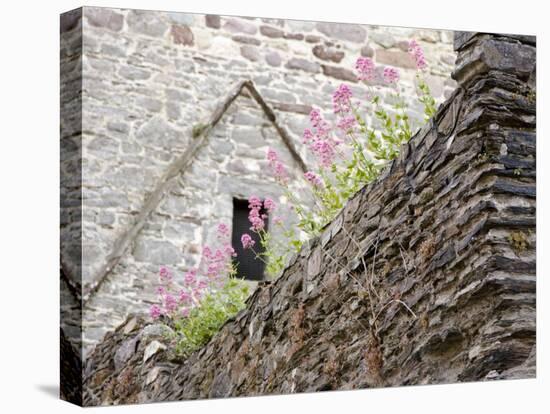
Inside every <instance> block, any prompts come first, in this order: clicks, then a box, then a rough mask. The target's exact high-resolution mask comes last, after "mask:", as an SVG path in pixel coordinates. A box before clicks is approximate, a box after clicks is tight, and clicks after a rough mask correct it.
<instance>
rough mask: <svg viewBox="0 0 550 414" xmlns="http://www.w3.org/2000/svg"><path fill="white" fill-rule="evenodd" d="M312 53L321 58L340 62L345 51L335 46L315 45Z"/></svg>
mask: <svg viewBox="0 0 550 414" xmlns="http://www.w3.org/2000/svg"><path fill="white" fill-rule="evenodd" d="M313 54H314V55H315V56H317V57H318V58H319V59H321V60H327V61H331V62H335V63H340V62H341V61H342V59H343V58H344V56H345V53H344V52H342V51H341V50H338V49H336V48H332V47H327V46H323V45H317V46H315V47H314V48H313Z"/></svg>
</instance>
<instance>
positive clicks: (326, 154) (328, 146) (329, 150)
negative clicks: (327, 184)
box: [311, 139, 335, 167]
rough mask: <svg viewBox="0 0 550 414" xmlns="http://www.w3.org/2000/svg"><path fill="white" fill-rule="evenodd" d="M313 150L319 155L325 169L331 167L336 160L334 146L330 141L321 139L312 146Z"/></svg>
mask: <svg viewBox="0 0 550 414" xmlns="http://www.w3.org/2000/svg"><path fill="white" fill-rule="evenodd" d="M311 150H312V151H313V153H314V154H316V155H317V157H318V158H319V161H320V162H321V165H322V166H323V167H330V166H331V165H332V162H333V160H334V155H335V150H334V144H333V143H331V142H329V141H328V139H323V140H321V139H319V140H317V141H315V142H314V143H313V144H312V145H311Z"/></svg>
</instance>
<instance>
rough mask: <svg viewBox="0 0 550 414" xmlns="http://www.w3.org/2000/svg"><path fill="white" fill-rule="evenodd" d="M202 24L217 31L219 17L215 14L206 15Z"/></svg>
mask: <svg viewBox="0 0 550 414" xmlns="http://www.w3.org/2000/svg"><path fill="white" fill-rule="evenodd" d="M204 22H205V24H206V27H210V28H212V29H219V28H220V27H221V19H220V16H218V15H216V14H207V15H206V16H204Z"/></svg>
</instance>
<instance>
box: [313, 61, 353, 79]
mask: <svg viewBox="0 0 550 414" xmlns="http://www.w3.org/2000/svg"><path fill="white" fill-rule="evenodd" d="M321 66H322V68H323V74H325V75H326V76H330V77H332V78H336V79H340V80H344V81H347V82H357V76H356V75H355V73H354V72H353V71H351V70H349V69H346V68H343V67H339V66H330V65H321Z"/></svg>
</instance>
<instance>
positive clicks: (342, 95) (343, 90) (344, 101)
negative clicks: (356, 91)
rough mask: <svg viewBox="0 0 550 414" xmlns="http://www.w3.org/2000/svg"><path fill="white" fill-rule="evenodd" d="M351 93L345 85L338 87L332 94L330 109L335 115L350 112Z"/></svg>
mask: <svg viewBox="0 0 550 414" xmlns="http://www.w3.org/2000/svg"><path fill="white" fill-rule="evenodd" d="M352 97H353V93H352V92H351V89H350V88H349V86H347V85H344V84H342V85H340V86H339V87H338V89H336V90H335V91H334V93H333V94H332V108H333V111H334V113H335V114H347V113H348V112H350V111H351V98H352Z"/></svg>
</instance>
